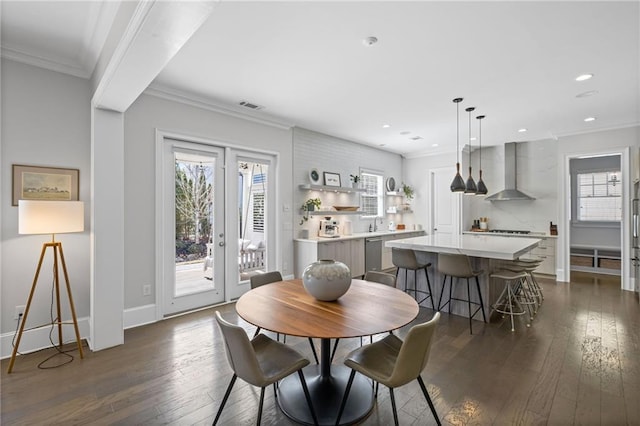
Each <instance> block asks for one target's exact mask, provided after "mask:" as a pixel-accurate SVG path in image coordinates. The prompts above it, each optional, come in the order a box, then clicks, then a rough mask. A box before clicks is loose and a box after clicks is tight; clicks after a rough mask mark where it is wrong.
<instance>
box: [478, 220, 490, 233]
mask: <svg viewBox="0 0 640 426" xmlns="http://www.w3.org/2000/svg"><path fill="white" fill-rule="evenodd" d="M480 229H481V230H482V231H487V230H488V229H489V218H488V217H481V218H480Z"/></svg>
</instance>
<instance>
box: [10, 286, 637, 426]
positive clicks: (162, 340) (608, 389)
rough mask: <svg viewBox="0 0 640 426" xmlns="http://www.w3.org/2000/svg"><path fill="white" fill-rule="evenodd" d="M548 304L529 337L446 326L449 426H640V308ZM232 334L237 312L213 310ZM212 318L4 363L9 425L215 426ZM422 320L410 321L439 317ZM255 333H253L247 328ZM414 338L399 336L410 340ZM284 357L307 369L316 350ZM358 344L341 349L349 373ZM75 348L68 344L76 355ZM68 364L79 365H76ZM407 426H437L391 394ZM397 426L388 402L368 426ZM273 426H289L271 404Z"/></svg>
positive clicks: (603, 289)
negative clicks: (47, 365)
mask: <svg viewBox="0 0 640 426" xmlns="http://www.w3.org/2000/svg"><path fill="white" fill-rule="evenodd" d="M541 284H542V285H543V288H544V292H545V301H544V303H543V305H542V307H541V309H540V311H539V313H538V316H537V317H536V319H535V320H534V322H533V325H532V326H531V328H526V327H525V326H524V324H523V323H522V322H520V321H519V323H518V324H517V326H516V332H515V333H512V332H511V331H510V326H509V325H508V324H507V322H506V321H507V320H503V319H502V318H500V317H494V318H493V320H492V322H491V323H490V324H486V325H483V324H482V323H480V322H478V323H477V325H476V324H474V328H473V329H474V335H473V336H471V335H469V329H468V323H467V320H466V319H465V318H462V317H455V316H449V315H447V314H444V315H443V317H442V320H441V322H440V324H439V326H438V329H437V331H436V337H435V342H434V345H433V349H432V352H431V358H430V360H429V363H428V365H427V368H426V370H425V371H424V372H423V377H424V379H425V382H426V383H427V387H428V389H429V392H430V394H431V396H432V399H433V401H434V404H435V406H436V409H437V411H438V413H439V415H440V418H441V419H442V422H443V424H453V425H467V424H474V425H490V424H495V425H511V424H518V425H520V424H523V425H529V424H549V425H570V424H580V425H588V424H596V425H597V424H604V425H625V424H628V425H638V424H640V305H639V304H638V300H637V296H636V295H635V294H633V293H630V292H622V291H620V289H619V279H617V278H612V277H606V276H593V275H587V274H572V283H571V284H556V283H555V282H552V281H546V280H541ZM215 309H219V310H220V311H221V312H222V313H223V314H224V316H225V317H226V318H228V319H231V320H233V321H238V320H237V316H236V314H235V310H234V305H233V304H230V305H225V306H221V307H217V308H215ZM213 312H214V309H208V310H204V311H200V312H196V313H192V314H188V315H184V316H180V317H176V318H172V319H169V320H166V321H162V322H160V323H157V324H152V325H148V326H144V327H138V328H135V329H132V330H127V331H126V333H125V344H124V345H122V346H119V347H116V348H112V349H109V350H104V351H100V352H95V353H91V352H90V351H88V350H87V351H86V355H85V359H84V360H80V359H79V358H78V357H77V356H76V359H75V360H74V361H73V362H72V363H70V364H68V365H64V366H62V367H59V368H55V369H50V370H40V369H38V368H37V365H38V363H39V362H41V361H42V360H43V359H45V358H46V357H47V356H49V355H50V354H51V353H52V349H49V350H46V351H42V352H38V353H34V354H29V355H25V356H20V357H19V358H18V359H17V361H16V364H15V367H14V371H13V373H12V374H9V375H8V374H7V373H6V369H7V366H8V360H3V361H2V373H1V376H0V378H1V380H2V382H1V392H2V395H1V403H2V405H1V409H2V414H1V417H0V422H1V423H2V425H43V424H47V425H52V424H64V425H87V424H96V425H102V424H105V425H106V424H120V425H155V424H171V425H205V424H211V422H212V421H213V417H214V415H215V413H216V410H217V409H218V406H219V404H220V400H221V399H222V396H223V394H224V390H225V388H226V386H227V384H228V381H229V379H230V377H231V370H230V368H229V367H228V364H227V360H226V357H225V354H224V348H223V346H222V340H221V336H220V332H219V330H218V328H217V325H216V323H215V320H214V316H213ZM432 315H433V311H431V310H429V309H422V310H421V312H420V315H419V318H418V319H417V320H416V321H424V320H426V319H429V318H431V316H432ZM239 323H240V324H243V325H244V326H245V327H246V329H247V332H249V333H253V330H254V328H253V327H252V326H250V325H248V324H246V323H244V322H243V321H241V320H239ZM404 332H406V330H402V331H401V332H400V335H402V334H403V333H404ZM287 343H288V344H291V345H294V346H295V347H296V348H297V349H298V350H299V351H300V352H303V353H305V354H306V355H307V356H309V358H310V359H312V357H311V351H310V348H309V344H308V341H307V340H306V339H302V338H289V339H288V341H287ZM356 345H359V340H358V339H350V340H345V341H341V344H340V346H339V349H338V353H337V355H336V360H335V362H341V356H344V355H345V354H346V353H347V352H348V351H349V350H351V349H353V348H354V347H356ZM69 347H70V348H71V345H69ZM71 353H72V354H75V355H77V353H75V352H71ZM258 398H259V390H258V389H255V388H253V387H251V386H248V385H247V384H245V383H244V382H241V381H238V382H237V383H236V387H235V389H234V392H233V393H232V395H231V397H230V399H229V402H228V403H227V406H226V407H225V411H224V413H223V417H222V424H226V425H250V424H254V423H255V420H256V414H257V405H258ZM396 401H397V404H398V408H399V416H400V423H401V424H403V425H430V424H435V421H434V420H433V417H432V415H431V412H430V410H429V408H428V406H427V403H426V401H425V400H424V398H423V396H422V394H421V392H420V388H419V386H418V384H417V383H415V382H414V383H411V384H409V385H407V386H404V387H402V388H400V389H398V390H397V391H396ZM392 423H393V418H392V416H391V405H390V401H389V393H388V391H387V390H386V389H382V388H381V391H380V393H379V395H378V401H377V405H376V406H375V407H374V409H373V411H372V413H371V415H370V416H369V417H368V418H367V419H366V420H365V421H364V422H363V423H362V424H364V425H385V426H386V425H389V424H392ZM263 424H265V425H288V424H293V422H291V421H290V420H288V419H287V418H286V417H285V416H284V415H283V414H282V412H281V411H280V410H279V409H278V408H277V407H276V405H275V404H274V398H273V392H272V389H271V388H270V389H268V390H267V393H266V397H265V406H264V414H263Z"/></svg>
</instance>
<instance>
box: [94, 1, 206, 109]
mask: <svg viewBox="0 0 640 426" xmlns="http://www.w3.org/2000/svg"><path fill="white" fill-rule="evenodd" d="M126 3H127V2H123V5H124V4H126ZM216 3H217V1H212V0H201V1H189V2H168V1H156V0H154V1H141V2H139V3H137V5H136V7H135V10H133V13H132V14H131V19H130V20H129V22H128V25H126V27H125V28H124V30H123V31H122V34H121V35H120V34H110V36H109V37H119V40H118V42H117V44H116V45H115V48H114V49H113V52H112V54H111V56H110V57H109V58H101V62H102V63H104V64H106V65H104V66H102V67H100V70H102V73H101V74H100V75H94V78H93V80H94V82H96V84H95V87H96V89H95V92H94V94H93V99H92V103H93V105H94V106H95V107H98V108H103V109H109V110H113V111H119V112H124V111H126V110H127V108H129V106H130V105H131V104H132V103H133V102H134V101H135V100H136V99H137V98H138V96H140V94H141V93H142V92H143V91H144V90H145V89H146V88H147V86H149V84H150V83H151V82H152V81H153V79H154V78H155V77H156V76H157V75H158V73H160V71H162V69H163V68H164V67H165V66H166V64H167V63H168V62H169V61H170V60H171V58H173V56H174V55H175V54H176V53H177V52H178V51H179V50H180V49H181V48H182V46H184V44H185V43H186V42H187V41H188V40H189V38H190V37H191V36H192V35H193V34H194V33H195V32H196V31H197V30H198V28H200V26H201V25H202V24H203V23H204V22H205V21H206V20H207V18H208V17H209V15H210V14H211V12H212V11H213V8H214V6H215V4H216ZM114 28H116V29H117V25H114ZM112 32H113V31H112ZM108 50H109V49H105V51H104V52H103V55H104V54H109V52H107V51H108ZM100 70H96V72H100Z"/></svg>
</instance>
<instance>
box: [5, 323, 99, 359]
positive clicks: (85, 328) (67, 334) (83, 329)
mask: <svg viewBox="0 0 640 426" xmlns="http://www.w3.org/2000/svg"><path fill="white" fill-rule="evenodd" d="M52 327H53V326H46V327H40V328H36V329H32V330H27V331H24V332H23V333H22V340H21V341H20V347H19V348H18V350H19V351H20V353H22V354H28V353H31V352H35V351H39V350H41V349H45V348H50V347H52V346H53V345H52V344H51V340H49V335H50V334H51V339H52V340H53V342H54V343H55V344H58V330H57V327H56V329H55V330H53V332H51V329H52ZM78 330H79V332H80V339H87V338H88V336H89V318H88V317H87V318H78ZM15 335H16V332H11V333H4V334H2V335H1V336H0V358H2V359H4V358H9V357H10V356H11V353H12V352H13V345H12V342H13V339H14V336H15ZM62 339H63V340H64V341H65V342H74V341H75V332H74V330H73V325H72V324H63V326H62Z"/></svg>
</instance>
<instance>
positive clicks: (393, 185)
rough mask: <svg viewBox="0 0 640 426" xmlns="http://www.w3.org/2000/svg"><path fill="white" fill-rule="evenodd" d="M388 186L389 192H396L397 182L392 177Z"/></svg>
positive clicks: (388, 179)
mask: <svg viewBox="0 0 640 426" xmlns="http://www.w3.org/2000/svg"><path fill="white" fill-rule="evenodd" d="M386 186H387V191H389V192H394V191H395V190H396V180H395V179H394V178H392V177H388V178H387V182H386Z"/></svg>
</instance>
